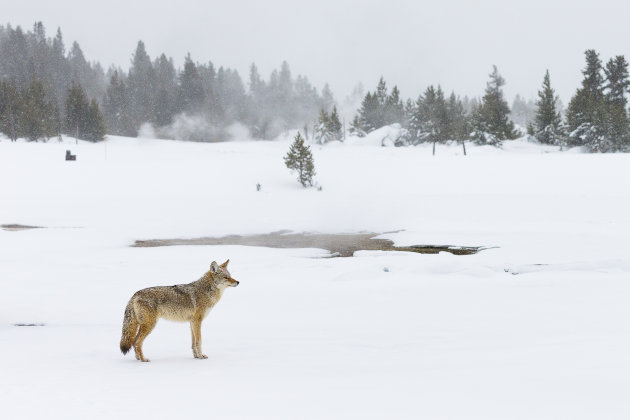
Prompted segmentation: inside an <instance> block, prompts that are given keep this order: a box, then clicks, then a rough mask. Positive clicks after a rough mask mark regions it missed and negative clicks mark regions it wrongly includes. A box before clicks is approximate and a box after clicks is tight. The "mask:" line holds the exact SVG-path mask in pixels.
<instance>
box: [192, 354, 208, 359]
mask: <svg viewBox="0 0 630 420" xmlns="http://www.w3.org/2000/svg"><path fill="white" fill-rule="evenodd" d="M207 358H208V356H206V355H205V354H200V355H195V359H207Z"/></svg>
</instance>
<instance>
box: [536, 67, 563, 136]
mask: <svg viewBox="0 0 630 420" xmlns="http://www.w3.org/2000/svg"><path fill="white" fill-rule="evenodd" d="M557 103H558V96H557V95H556V93H555V91H554V90H553V89H552V88H551V79H550V77H549V70H547V72H546V73H545V78H544V79H543V85H542V90H540V91H538V101H537V102H536V106H537V111H536V118H535V124H534V126H533V131H534V136H535V137H536V138H537V139H538V141H540V142H541V143H546V144H561V143H562V126H561V125H562V118H561V117H560V113H559V112H558V111H557Z"/></svg>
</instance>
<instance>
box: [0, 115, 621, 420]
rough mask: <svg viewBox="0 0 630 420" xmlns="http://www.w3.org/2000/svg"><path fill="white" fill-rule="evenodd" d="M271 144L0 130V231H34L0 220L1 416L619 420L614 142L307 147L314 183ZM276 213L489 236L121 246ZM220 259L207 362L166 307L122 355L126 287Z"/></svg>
mask: <svg viewBox="0 0 630 420" xmlns="http://www.w3.org/2000/svg"><path fill="white" fill-rule="evenodd" d="M389 130H390V131H391V130H392V129H391V128H390V129H389ZM385 131H387V130H385ZM390 131H387V133H385V134H390ZM368 140H369V139H368ZM289 141H290V140H289V139H285V140H281V141H275V142H259V141H239V142H230V143H213V144H201V143H186V142H178V141H166V140H154V139H129V138H122V137H114V136H110V137H109V138H108V140H107V141H106V142H104V143H99V144H90V143H85V142H79V144H78V145H76V144H75V142H74V140H73V139H65V140H64V142H57V141H56V140H53V141H50V142H48V143H46V144H41V143H38V144H35V143H26V142H17V143H11V142H9V141H6V140H4V139H3V140H2V141H0V179H2V196H3V205H2V206H0V224H10V223H19V224H22V225H32V226H43V228H40V229H31V230H23V231H5V230H0V288H1V289H0V290H1V291H2V293H0V342H1V343H2V346H0V355H1V356H2V357H0V372H2V381H0V401H1V404H0V416H2V417H3V418H33V419H35V418H61V417H63V418H92V419H100V418H102V419H110V418H138V416H140V417H142V418H158V419H159V418H173V417H175V416H176V417H187V416H189V415H202V416H204V417H213V418H221V419H223V418H226V419H231V418H238V419H245V418H250V419H251V418H256V419H260V418H273V419H295V418H300V419H311V418H312V419H321V418H343V419H346V418H361V419H368V418H374V419H377V418H378V419H382V418H400V419H404V418H409V419H418V418H427V419H562V418H566V419H572V420H574V419H593V418H606V419H627V418H629V416H630V402H628V395H630V379H629V378H630V352H629V351H628V349H629V348H630V324H629V323H628V320H629V319H630V305H628V298H629V296H630V283H629V281H628V279H629V278H630V277H629V272H630V258H629V257H628V234H629V233H630V211H629V210H630V189H629V188H628V179H629V177H628V175H629V168H630V165H629V164H630V156H629V155H627V154H605V155H599V154H582V153H576V151H575V150H573V151H569V152H559V151H558V149H557V148H554V147H550V146H542V145H538V144H534V143H529V142H527V141H526V140H524V139H523V140H518V141H515V142H506V143H504V146H503V147H502V148H501V149H497V148H493V147H479V146H474V145H472V144H467V152H468V156H463V153H462V149H461V145H456V144H453V145H450V146H444V145H437V149H436V155H435V156H432V145H421V146H417V147H407V148H394V147H380V146H381V142H380V140H378V141H377V140H374V139H372V140H371V141H369V142H367V143H361V139H356V138H353V139H349V141H347V142H346V143H344V144H339V143H336V144H334V145H325V146H319V145H313V146H311V147H312V150H313V155H314V160H315V168H316V171H317V175H316V180H317V182H318V183H319V184H320V185H322V187H323V188H322V191H317V190H316V189H314V188H311V189H303V188H302V187H301V186H300V185H299V184H298V182H297V181H296V179H295V178H296V176H295V175H294V174H290V173H289V172H288V170H287V169H286V168H285V167H284V165H283V162H282V156H283V155H284V154H285V153H286V151H287V150H288V147H289ZM67 149H70V150H72V153H76V155H77V161H76V162H65V161H64V160H63V157H64V155H65V150H67ZM257 183H260V184H261V185H262V189H261V191H256V184H257ZM283 229H288V230H291V231H295V232H324V233H339V232H378V233H382V235H381V237H383V238H390V239H392V240H394V241H395V243H396V245H400V246H404V245H454V246H484V247H488V249H487V250H484V251H482V252H480V253H478V254H476V255H469V256H454V255H451V254H449V253H440V254H437V255H419V254H413V253H403V252H391V251H389V252H379V251H359V252H357V253H356V254H355V256H354V257H352V258H325V257H327V252H326V251H324V250H320V249H269V248H261V247H245V246H227V245H226V246H171V247H161V248H132V247H130V245H131V244H132V243H133V241H135V240H137V239H156V238H160V239H162V238H192V237H202V236H220V235H228V234H253V233H268V232H273V231H279V230H283ZM227 258H230V261H231V262H230V272H231V273H232V275H233V276H234V277H235V278H236V279H238V280H239V281H240V286H239V287H237V288H234V289H229V290H227V291H226V292H225V294H224V296H223V298H222V300H221V301H220V302H219V303H218V304H217V306H216V307H215V309H214V310H213V311H212V313H211V314H210V315H209V316H208V317H207V318H206V320H205V321H204V323H203V326H202V335H203V339H204V342H203V350H204V353H205V354H207V355H208V357H209V359H207V360H196V359H193V358H192V352H191V350H190V336H189V334H190V333H189V328H188V326H187V325H185V324H178V323H171V322H168V321H160V322H158V325H157V327H156V329H155V330H154V332H153V333H152V334H151V335H150V336H149V337H148V338H147V340H146V342H145V346H144V351H145V354H146V355H147V357H149V358H150V359H151V363H140V362H137V361H136V360H135V359H133V357H132V356H129V355H127V356H122V355H121V354H120V352H119V350H118V343H119V340H120V328H121V323H122V315H123V310H124V307H125V305H126V302H127V300H128V299H129V297H130V296H131V295H132V294H133V293H134V292H135V291H136V290H138V289H140V288H143V287H148V286H154V285H170V284H177V283H186V282H190V281H193V280H195V279H197V278H198V277H200V276H201V274H202V273H203V272H204V271H206V270H207V269H208V267H209V265H210V262H211V261H212V260H216V261H218V262H223V261H224V260H225V259H227ZM386 268H387V271H386V270H385V269H386ZM16 323H44V324H45V326H41V327H16V326H14V325H13V324H16Z"/></svg>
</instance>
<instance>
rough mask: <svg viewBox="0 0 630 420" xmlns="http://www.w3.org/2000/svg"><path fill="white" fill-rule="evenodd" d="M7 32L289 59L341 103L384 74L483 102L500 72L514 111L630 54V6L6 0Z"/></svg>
mask: <svg viewBox="0 0 630 420" xmlns="http://www.w3.org/2000/svg"><path fill="white" fill-rule="evenodd" d="M2 3H3V4H2V19H3V20H4V23H10V24H12V25H14V26H16V25H21V26H22V27H24V28H28V29H30V28H31V27H32V24H33V22H34V21H36V20H41V21H42V22H43V23H44V26H45V27H46V29H47V31H48V35H49V36H53V35H54V33H55V31H56V28H57V27H61V29H62V32H63V35H64V39H65V41H66V47H67V48H68V47H69V46H70V44H71V42H72V41H73V40H76V41H78V42H79V44H80V45H81V48H82V49H83V52H84V53H85V55H86V57H87V58H88V59H89V60H98V61H100V62H101V64H103V66H104V67H105V68H107V67H108V66H109V65H110V64H116V65H120V66H122V67H124V68H127V67H128V65H129V62H130V57H131V54H132V52H133V50H134V49H135V46H136V43H137V41H138V40H140V39H141V40H143V41H144V42H145V44H146V46H147V51H148V52H149V54H150V55H151V57H152V58H154V57H155V56H156V55H158V54H160V53H162V52H164V53H166V54H167V55H168V56H172V57H173V58H174V59H175V62H176V64H177V65H178V66H179V65H181V63H182V62H183V57H184V56H185V55H186V53H187V52H190V53H191V54H192V57H193V59H194V60H195V61H199V62H206V61H208V60H211V61H212V62H213V63H214V64H215V65H217V66H218V65H223V66H226V67H232V68H235V69H237V70H238V71H239V72H240V73H241V76H242V77H243V80H244V81H245V82H247V76H248V68H249V65H250V64H251V62H255V63H256V64H257V65H258V67H259V70H260V71H261V73H262V74H263V76H264V77H265V78H267V77H268V75H269V72H270V71H271V70H272V69H273V68H277V67H279V66H280V63H281V62H282V61H283V60H287V61H288V62H289V64H290V66H291V70H292V72H293V74H294V75H296V74H304V75H306V76H307V77H308V78H309V80H311V82H313V83H314V84H315V85H316V86H317V87H318V88H320V89H321V87H322V86H323V84H324V83H325V82H329V83H330V86H331V88H332V89H333V92H334V93H335V96H336V98H337V99H338V100H343V98H344V97H345V96H346V95H347V94H348V93H349V92H350V91H351V90H352V88H353V87H354V86H355V85H356V84H357V83H358V82H362V83H363V84H364V86H365V88H366V89H369V90H372V89H373V88H374V86H375V85H376V82H377V81H378V78H379V77H380V76H381V75H383V76H384V77H385V80H386V81H387V82H388V86H389V87H391V86H393V85H394V84H397V85H398V86H399V88H400V89H401V93H402V95H403V97H414V98H415V97H416V96H417V95H418V94H419V93H420V92H421V91H422V90H424V88H426V86H427V85H429V84H441V85H442V87H443V88H444V89H445V90H447V91H450V90H455V91H456V92H457V93H458V94H460V95H462V96H464V95H469V96H478V95H481V94H482V93H483V89H484V87H485V83H486V81H487V75H488V73H489V72H490V71H491V69H492V65H493V64H496V65H497V66H498V68H499V71H500V73H501V74H502V75H503V76H504V77H505V79H506V81H507V84H506V86H505V91H506V94H507V96H508V99H509V101H510V102H511V101H512V99H513V97H514V95H515V94H516V93H520V94H521V95H523V96H525V97H528V98H535V96H536V92H537V90H538V89H539V87H540V84H541V82H542V78H543V75H544V72H545V69H547V68H548V69H549V71H550V73H551V82H552V85H553V86H554V87H555V88H556V90H557V92H558V93H559V94H560V96H561V98H562V100H563V101H564V103H565V104H566V103H567V102H568V99H569V98H570V96H571V95H572V94H573V93H574V91H575V89H576V87H577V86H578V84H579V82H580V80H581V73H580V70H581V69H582V68H583V67H584V54H583V53H584V50H585V49H587V48H594V49H596V50H597V51H599V52H600V54H601V57H602V59H603V60H604V61H607V60H608V59H609V58H610V57H611V56H614V55H618V54H623V55H626V56H627V57H630V1H623V0H597V1H583V0H526V1H525V0H523V1H518V2H512V1H509V0H475V1H468V0H434V1H430V2H427V1H411V0H408V1H400V0H388V1H381V2H376V1H350V0H318V1H297V0H265V1H254V0H231V1H224V2H223V1H201V0H176V1H169V2H165V1H156V0H124V1H123V0H109V1H107V2H90V1H85V0H55V1H48V0H33V1H17V0H3V2H2Z"/></svg>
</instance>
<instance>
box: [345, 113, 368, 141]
mask: <svg viewBox="0 0 630 420" xmlns="http://www.w3.org/2000/svg"><path fill="white" fill-rule="evenodd" d="M348 132H349V133H350V135H351V136H357V137H365V135H366V133H365V131H363V128H362V125H361V119H360V118H359V116H358V115H355V116H354V118H353V119H352V122H351V123H350V128H349V129H348Z"/></svg>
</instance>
